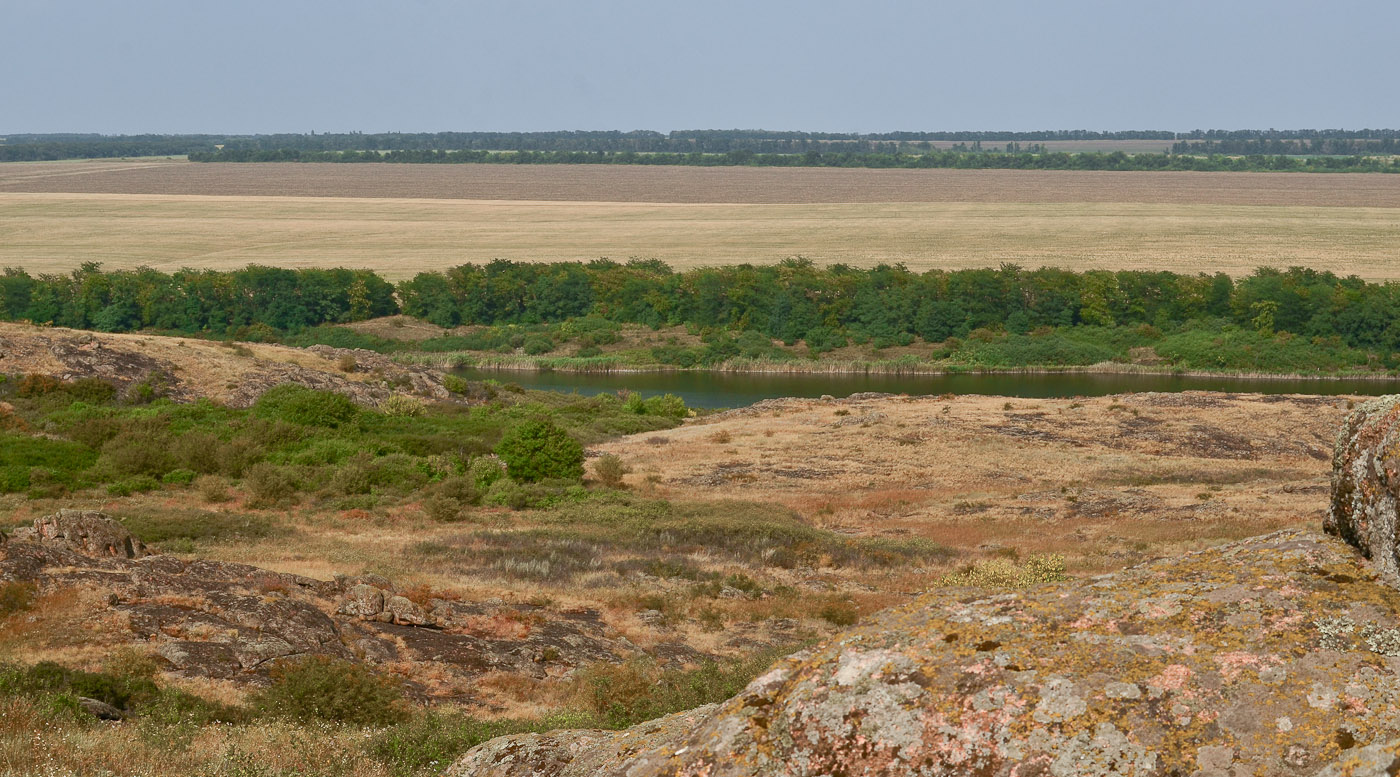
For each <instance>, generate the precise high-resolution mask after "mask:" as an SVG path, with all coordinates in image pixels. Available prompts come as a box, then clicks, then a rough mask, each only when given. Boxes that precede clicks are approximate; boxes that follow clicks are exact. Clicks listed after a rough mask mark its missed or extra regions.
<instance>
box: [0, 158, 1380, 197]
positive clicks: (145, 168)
mask: <svg viewBox="0 0 1400 777" xmlns="http://www.w3.org/2000/svg"><path fill="white" fill-rule="evenodd" d="M0 192H65V193H88V194H177V195H225V196H227V195H236V196H251V197H273V196H288V197H369V198H381V197H391V198H400V197H406V198H411V199H462V200H565V201H570V202H677V203H774V204H777V203H888V202H994V203H1004V202H1022V203H1071V202H1111V203H1125V202H1141V203H1162V204H1180V205H1206V204H1209V205H1301V206H1336V207H1380V208H1400V175H1379V174H1376V175H1363V174H1335V175H1327V174H1320V173H1141V172H1128V173H1114V172H1090V171H1044V170H869V169H850V170H846V169H823V168H811V167H799V168H791V169H785V168H774V167H663V166H657V167H648V166H640V165H631V166H627V165H613V166H604V165H596V166H593V165H519V166H512V165H399V164H300V163H265V164H195V163H189V162H179V161H131V162H126V161H121V162H105V161H92V162H41V163H32V164H31V163H21V164H7V165H0Z"/></svg>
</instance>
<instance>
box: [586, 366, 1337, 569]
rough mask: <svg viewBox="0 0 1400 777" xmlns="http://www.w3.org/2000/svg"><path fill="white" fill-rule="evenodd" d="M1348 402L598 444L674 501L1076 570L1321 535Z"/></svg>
mask: <svg viewBox="0 0 1400 777" xmlns="http://www.w3.org/2000/svg"><path fill="white" fill-rule="evenodd" d="M1352 404H1353V402H1352V401H1351V400H1348V399H1346V398H1339V397H1268V396H1260V395H1234V394H1208V393H1198V392H1187V393H1184V394H1152V393H1143V394H1126V395H1121V396H1117V397H1098V398H1083V399H1007V398H1005V397H981V396H959V397H952V396H947V397H899V398H888V399H871V400H837V401H819V400H803V399H786V400H773V401H770V402H765V403H761V404H760V405H758V406H755V407H753V408H750V409H744V410H736V411H730V412H728V413H724V414H721V415H718V416H715V417H713V418H712V419H707V420H705V421H702V422H700V423H692V424H687V425H685V426H682V427H679V428H676V429H672V430H669V431H663V432H657V433H655V434H649V435H636V436H633V437H627V438H623V439H620V440H616V441H613V442H608V443H605V444H603V445H600V446H598V450H599V451H601V452H604V453H612V454H615V455H617V456H619V457H621V458H622V459H623V460H624V461H626V462H628V463H629V464H630V465H631V467H632V470H633V474H632V475H630V476H629V477H628V481H629V482H631V483H633V484H634V485H635V486H636V487H643V488H644V487H648V485H649V484H655V487H656V488H659V489H661V490H662V492H663V493H664V494H665V495H666V496H668V497H669V498H673V499H707V498H708V499H716V498H725V499H741V500H745V501H751V502H769V503H774V504H778V505H782V506H784V507H788V508H790V509H792V510H794V511H795V512H797V513H798V514H799V515H801V516H803V517H804V518H805V519H807V520H809V521H810V522H812V523H813V524H814V525H816V526H819V527H822V528H826V529H829V530H832V531H836V532H838V533H842V534H854V535H864V536H884V537H891V538H896V537H898V538H909V537H922V538H925V539H928V540H932V541H934V542H938V543H942V544H946V545H948V546H950V547H953V548H956V549H958V550H960V551H962V552H964V553H968V554H971V555H973V556H976V555H978V554H980V553H989V552H990V553H1006V554H1012V555H1017V556H1020V557H1023V558H1024V557H1026V556H1031V555H1035V554H1043V553H1058V554H1062V555H1064V556H1065V558H1066V561H1067V563H1068V566H1069V569H1070V570H1071V572H1072V573H1074V574H1083V573H1092V572H1099V571H1109V570H1112V569H1119V568H1122V567H1123V566H1125V565H1128V564H1132V563H1137V562H1139V561H1142V560H1145V559H1147V558H1151V557H1155V556H1170V555H1174V554H1178V553H1182V552H1188V551H1191V550H1196V549H1199V548H1201V547H1205V546H1208V545H1212V544H1216V543H1218V542H1223V541H1228V540H1234V539H1241V538H1244V537H1250V536H1254V535H1257V534H1262V533H1265V532H1267V531H1272V530H1275V529H1279V528H1284V527H1304V526H1317V525H1319V524H1320V522H1321V510H1322V508H1323V507H1324V506H1325V503H1326V493H1327V488H1328V485H1327V484H1328V482H1329V481H1328V478H1329V474H1330V454H1331V450H1332V442H1333V437H1334V434H1335V430H1336V428H1337V427H1338V425H1339V424H1340V423H1341V421H1342V419H1343V418H1344V417H1345V415H1346V413H1347V412H1348V408H1349V407H1351V406H1352ZM925 584H926V581H925ZM887 585H888V584H887Z"/></svg>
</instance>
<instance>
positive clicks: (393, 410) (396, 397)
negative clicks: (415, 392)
mask: <svg viewBox="0 0 1400 777" xmlns="http://www.w3.org/2000/svg"><path fill="white" fill-rule="evenodd" d="M379 412H381V413H383V414H384V415H387V416H389V417H390V418H416V417H418V416H420V415H423V400H421V399H419V398H418V397H411V396H408V395H407V394H393V395H390V396H388V397H385V398H384V399H382V400H380V402H379Z"/></svg>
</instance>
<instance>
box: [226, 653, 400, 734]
mask: <svg viewBox="0 0 1400 777" xmlns="http://www.w3.org/2000/svg"><path fill="white" fill-rule="evenodd" d="M251 703H252V706H253V708H254V709H256V710H257V711H259V712H261V713H263V714H265V715H271V716H274V717H284V718H292V719H294V720H300V721H313V720H327V721H333V722H336V723H349V724H353V725H360V726H383V725H389V724H393V723H399V722H401V721H403V720H405V719H406V718H407V717H408V711H407V709H406V705H405V702H404V698H403V692H402V691H401V689H400V687H399V685H398V684H397V683H395V682H393V681H391V680H389V679H388V678H385V677H380V676H379V675H376V674H375V673H374V672H372V671H371V670H370V669H369V668H368V667H366V666H365V665H363V664H356V663H351V662H349V661H342V660H339V659H334V658H327V657H323V656H313V657H309V658H304V659H301V660H299V661H292V662H288V663H284V664H281V665H279V666H277V667H276V668H274V669H273V670H272V684H271V685H269V686H268V687H266V688H263V689H261V690H259V691H257V692H255V693H254V694H253V695H252V698H251Z"/></svg>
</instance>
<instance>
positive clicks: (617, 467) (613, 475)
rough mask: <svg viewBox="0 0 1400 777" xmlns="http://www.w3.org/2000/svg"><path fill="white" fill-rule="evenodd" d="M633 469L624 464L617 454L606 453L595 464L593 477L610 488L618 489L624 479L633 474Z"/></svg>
mask: <svg viewBox="0 0 1400 777" xmlns="http://www.w3.org/2000/svg"><path fill="white" fill-rule="evenodd" d="M631 471H632V468H631V467H629V466H627V465H626V464H624V463H623V461H622V459H621V458H619V457H618V456H617V455H616V454H612V453H606V454H603V455H602V456H599V457H598V460H597V461H595V462H593V475H594V476H595V477H597V478H598V482H599V483H602V484H603V485H605V486H607V487H608V488H618V487H620V486H621V485H622V478H623V476H624V475H626V474H627V473H629V472H631Z"/></svg>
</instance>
